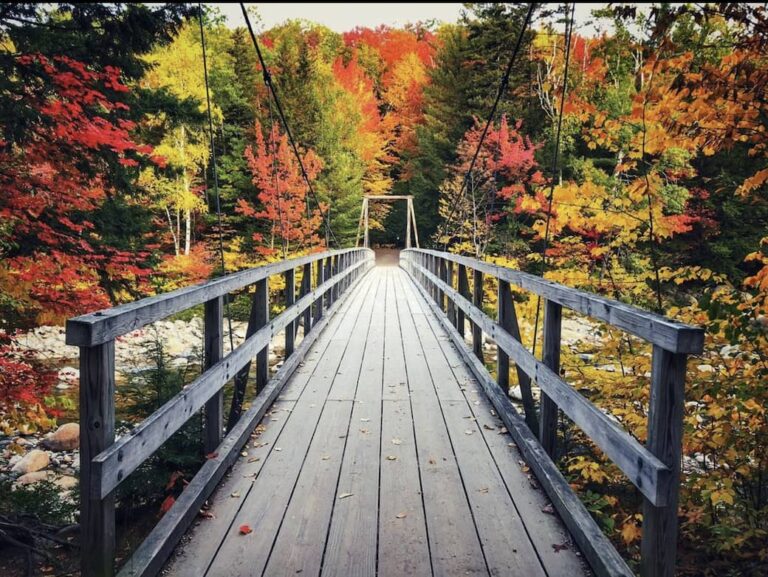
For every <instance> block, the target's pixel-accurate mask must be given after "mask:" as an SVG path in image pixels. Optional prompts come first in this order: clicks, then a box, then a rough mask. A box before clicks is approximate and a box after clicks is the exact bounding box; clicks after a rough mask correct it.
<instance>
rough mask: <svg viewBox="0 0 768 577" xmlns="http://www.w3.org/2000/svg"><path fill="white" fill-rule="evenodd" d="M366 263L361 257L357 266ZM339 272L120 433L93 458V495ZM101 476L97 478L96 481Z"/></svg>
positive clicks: (174, 427)
mask: <svg viewBox="0 0 768 577" xmlns="http://www.w3.org/2000/svg"><path fill="white" fill-rule="evenodd" d="M366 264H367V263H366V262H365V261H361V262H360V263H358V265H357V266H359V267H363V266H365V265H366ZM339 280H340V276H337V277H335V278H333V279H329V280H328V281H327V282H326V283H324V284H323V285H322V286H321V287H319V288H316V289H315V290H314V291H312V292H310V293H309V294H307V295H305V296H304V297H302V298H301V299H299V300H298V301H297V302H296V303H295V304H294V305H293V306H291V307H290V308H288V309H286V310H284V311H283V312H282V313H281V314H280V315H278V316H277V317H275V318H274V319H272V322H271V323H270V324H268V325H265V326H263V327H262V328H261V329H259V330H258V331H256V332H255V333H254V334H253V335H251V336H250V337H249V338H247V339H246V340H245V342H244V343H242V344H241V345H240V346H239V347H237V348H236V349H235V350H234V351H232V352H231V353H229V354H228V355H227V356H226V357H224V358H223V359H222V360H221V361H219V362H218V363H216V364H215V365H213V366H212V367H211V368H210V369H208V370H207V371H205V372H204V373H203V374H201V375H200V376H199V377H198V378H197V379H195V380H194V381H193V382H192V383H190V384H189V385H188V386H187V387H186V388H185V389H184V390H183V391H181V392H180V393H179V394H177V395H176V396H174V397H173V398H172V399H171V400H169V401H168V402H167V403H165V404H164V405H163V406H162V407H160V408H159V409H158V410H157V411H155V412H154V413H153V414H152V415H151V416H150V417H148V418H147V419H145V420H144V421H143V422H142V423H141V424H140V425H138V426H137V427H136V428H135V429H134V430H133V431H131V432H130V433H128V434H126V435H124V436H123V437H121V438H120V439H119V440H118V441H117V442H116V443H114V444H112V445H111V446H110V447H109V448H108V449H106V450H105V451H103V452H102V453H100V454H99V455H97V456H96V457H95V458H94V460H93V468H94V473H93V474H94V477H95V479H94V483H93V484H92V487H91V489H92V490H94V491H96V493H94V495H98V496H106V495H108V494H109V493H110V492H111V491H112V490H113V489H114V488H115V487H117V485H119V484H120V483H121V482H122V481H123V480H124V479H125V478H126V477H127V476H128V475H130V474H131V473H132V472H133V471H134V470H136V468H137V467H138V466H139V465H141V463H143V462H144V461H145V460H146V459H147V458H149V456H150V455H152V454H153V453H154V452H155V451H156V450H157V449H158V448H159V447H160V446H161V445H162V444H163V443H164V442H165V441H166V439H168V438H169V437H170V436H171V435H172V434H173V433H175V432H176V431H178V430H179V428H180V427H181V426H182V425H183V424H184V423H186V422H187V420H188V419H189V418H190V416H191V415H193V414H194V413H195V412H196V411H198V410H200V408H202V406H203V405H204V404H205V402H206V401H207V400H208V399H210V398H211V396H213V394H214V393H216V392H218V391H219V390H220V389H221V388H222V387H223V386H224V384H225V383H226V382H227V381H229V380H230V378H232V376H233V375H234V374H235V373H237V372H238V371H239V370H240V369H241V368H242V367H244V366H245V365H246V364H247V363H249V362H250V359H251V358H252V357H253V356H254V354H256V353H257V352H258V351H260V350H262V349H263V348H264V347H266V346H267V344H268V343H269V341H270V340H271V339H272V337H273V336H274V335H276V334H277V333H279V332H280V331H281V330H282V329H283V328H285V327H286V326H287V325H288V324H289V323H290V322H292V321H293V320H294V319H295V318H296V317H297V316H298V314H299V311H301V310H303V309H304V308H305V307H307V306H309V304H310V303H311V302H313V301H315V300H316V299H319V298H320V297H322V295H323V294H324V293H325V292H326V291H328V290H330V287H331V286H332V285H333V283H335V282H339ZM99 479H100V481H99Z"/></svg>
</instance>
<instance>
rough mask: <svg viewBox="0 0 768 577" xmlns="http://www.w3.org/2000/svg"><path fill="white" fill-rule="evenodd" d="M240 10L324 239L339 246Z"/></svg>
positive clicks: (269, 75) (253, 38)
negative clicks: (331, 239)
mask: <svg viewBox="0 0 768 577" xmlns="http://www.w3.org/2000/svg"><path fill="white" fill-rule="evenodd" d="M240 8H241V10H242V11H243V17H244V18H245V24H246V25H247V27H248V33H249V34H250V35H251V41H252V42H253V47H254V48H255V49H256V55H257V56H258V58H259V64H261V70H262V73H263V75H264V83H265V84H266V85H267V87H268V88H269V91H270V93H271V94H272V98H273V99H274V100H275V106H276V108H277V114H278V116H280V120H281V121H282V123H283V128H285V133H286V134H287V135H288V140H289V141H290V143H291V148H292V149H293V153H294V155H296V159H297V160H298V162H299V168H301V175H302V177H304V182H305V183H306V184H307V188H308V189H309V192H310V193H311V195H312V198H314V200H315V203H316V204H317V209H318V210H319V211H320V215H321V217H322V219H323V222H324V224H325V234H326V238H328V237H331V238H333V241H334V242H335V243H336V246H337V247H338V246H339V241H338V239H337V238H336V235H335V234H334V233H333V229H332V228H331V223H330V222H329V220H328V215H327V213H326V212H325V210H323V206H322V204H321V203H320V199H319V198H318V196H317V193H316V192H315V189H314V187H313V186H312V182H311V181H310V180H309V175H308V174H307V170H306V169H305V168H304V161H303V160H302V158H301V154H299V148H298V146H297V145H296V141H295V140H294V138H293V133H292V132H291V127H290V126H289V125H288V120H287V119H286V117H285V114H284V113H283V107H282V105H281V104H280V99H279V98H278V96H277V91H276V90H275V85H274V84H273V83H272V75H271V74H270V73H269V69H268V68H267V63H266V62H265V61H264V56H263V55H262V54H261V48H260V47H259V42H258V40H257V39H256V34H254V32H253V27H252V26H251V19H250V18H249V17H248V11H247V10H246V9H245V4H244V3H243V2H240Z"/></svg>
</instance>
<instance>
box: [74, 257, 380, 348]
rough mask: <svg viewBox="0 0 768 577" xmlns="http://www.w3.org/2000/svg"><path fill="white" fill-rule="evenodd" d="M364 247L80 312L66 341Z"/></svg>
mask: <svg viewBox="0 0 768 577" xmlns="http://www.w3.org/2000/svg"><path fill="white" fill-rule="evenodd" d="M364 250H365V249H354V248H353V249H345V250H341V251H328V252H324V253H317V254H311V255H307V256H303V257H299V258H294V259H289V260H285V261H281V262H276V263H273V264H268V265H264V266H261V267H257V268H252V269H248V270H244V271H240V272H236V273H233V274H228V275H226V276H223V277H221V278H217V279H214V280H212V281H208V282H206V283H203V284H199V285H194V286H190V287H185V288H182V289H178V290H175V291H172V292H169V293H165V294H161V295H157V296H153V297H148V298H145V299H141V300H138V301H135V302H132V303H127V304H124V305H120V306H117V307H114V308H110V309H104V310H101V311H97V312H95V313H90V314H87V315H82V316H79V317H76V318H74V319H69V320H68V321H67V333H66V343H67V344H68V345H73V346H79V347H90V346H95V345H98V344H101V343H105V342H107V341H110V340H112V339H114V338H116V337H119V336H121V335H124V334H126V333H129V332H131V331H133V330H136V329H139V328H141V327H143V326H145V325H147V324H149V323H153V322H155V321H157V320H160V319H162V318H165V317H167V316H170V315H172V314H175V313H178V312H181V311H183V310H186V309H188V308H191V307H193V306H196V305H199V304H203V303H204V302H206V301H209V300H211V299H214V298H216V297H220V296H224V295H226V294H228V293H230V292H232V291H235V290H238V289H241V288H243V287H246V286H249V285H252V284H254V283H256V282H258V281H259V280H262V279H265V278H267V277H269V276H272V275H275V274H280V273H283V272H285V271H286V270H288V269H291V268H297V267H300V266H303V265H304V264H305V263H312V262H315V261H317V260H319V259H322V258H326V257H327V256H330V255H332V254H343V253H351V252H355V251H364Z"/></svg>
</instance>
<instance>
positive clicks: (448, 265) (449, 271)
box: [445, 259, 456, 326]
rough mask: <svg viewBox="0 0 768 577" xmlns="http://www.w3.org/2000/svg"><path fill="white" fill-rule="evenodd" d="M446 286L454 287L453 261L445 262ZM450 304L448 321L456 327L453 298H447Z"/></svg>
mask: <svg viewBox="0 0 768 577" xmlns="http://www.w3.org/2000/svg"><path fill="white" fill-rule="evenodd" d="M445 284H447V285H448V286H449V287H451V288H454V287H453V261H450V260H447V259H446V260H445ZM446 299H447V301H448V303H447V305H448V309H447V311H448V320H449V321H451V324H452V325H453V326H456V305H455V304H454V303H453V299H452V298H451V297H446Z"/></svg>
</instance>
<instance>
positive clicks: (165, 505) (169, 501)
mask: <svg viewBox="0 0 768 577" xmlns="http://www.w3.org/2000/svg"><path fill="white" fill-rule="evenodd" d="M175 502H176V499H174V498H173V496H172V495H168V496H167V497H166V498H165V500H164V501H163V502H162V504H161V505H160V512H161V513H163V514H165V513H167V512H168V511H169V510H170V508H171V507H173V504H174V503H175Z"/></svg>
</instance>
